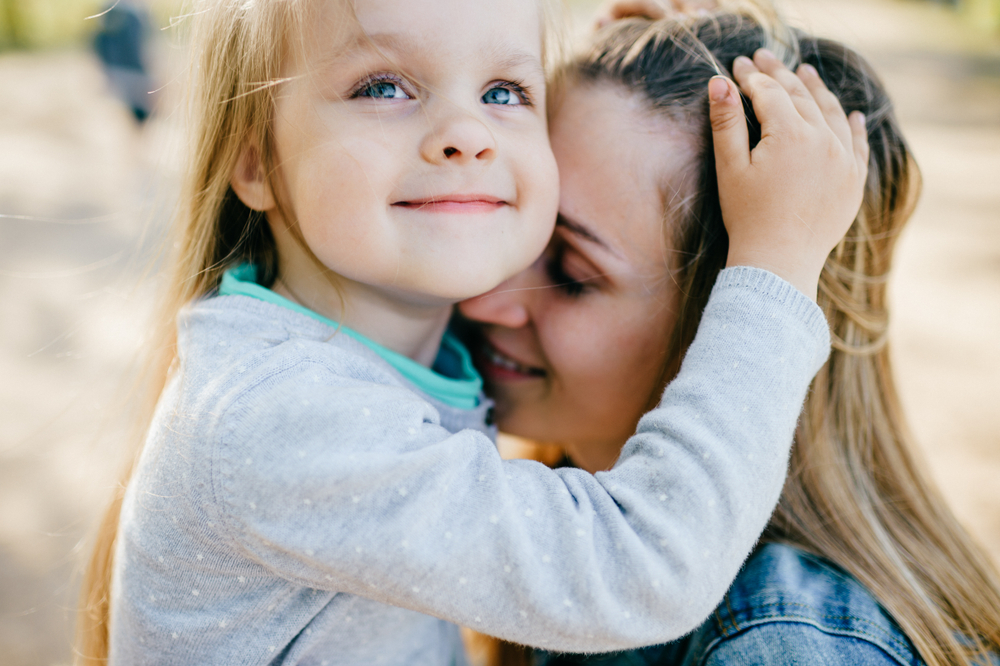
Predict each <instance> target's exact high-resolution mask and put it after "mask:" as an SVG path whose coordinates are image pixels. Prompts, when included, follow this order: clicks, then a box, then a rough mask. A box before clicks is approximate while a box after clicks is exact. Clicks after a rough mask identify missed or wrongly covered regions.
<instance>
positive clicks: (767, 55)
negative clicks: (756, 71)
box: [757, 49, 778, 60]
mask: <svg viewBox="0 0 1000 666" xmlns="http://www.w3.org/2000/svg"><path fill="white" fill-rule="evenodd" d="M757 53H758V54H760V55H762V56H764V57H765V58H771V59H772V60H777V59H778V56H776V55H774V54H773V53H772V52H771V51H770V49H757Z"/></svg>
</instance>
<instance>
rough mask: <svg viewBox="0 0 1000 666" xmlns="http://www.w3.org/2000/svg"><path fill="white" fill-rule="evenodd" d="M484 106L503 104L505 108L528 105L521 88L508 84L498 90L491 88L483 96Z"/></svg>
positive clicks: (497, 88) (498, 87)
mask: <svg viewBox="0 0 1000 666" xmlns="http://www.w3.org/2000/svg"><path fill="white" fill-rule="evenodd" d="M483 104H502V105H504V106H517V105H519V104H527V101H526V100H525V98H524V91H523V90H521V87H520V86H517V85H515V84H513V83H507V84H504V85H502V86H497V87H496V88H490V89H489V90H487V91H486V94H485V95H483Z"/></svg>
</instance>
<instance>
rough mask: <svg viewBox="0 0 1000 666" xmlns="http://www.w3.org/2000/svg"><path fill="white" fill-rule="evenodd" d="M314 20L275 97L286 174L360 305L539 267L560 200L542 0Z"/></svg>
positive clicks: (288, 188) (360, 3) (432, 297)
mask: <svg viewBox="0 0 1000 666" xmlns="http://www.w3.org/2000/svg"><path fill="white" fill-rule="evenodd" d="M347 4H350V5H353V8H354V16H355V17H356V20H354V19H352V18H350V14H347V13H345V9H344V7H343V5H347ZM308 23H309V25H308V26H307V27H306V35H305V39H304V40H303V44H302V47H303V48H301V49H297V48H296V45H295V44H294V43H293V45H292V48H291V49H290V55H289V63H288V65H287V67H286V70H287V71H286V72H284V74H283V75H284V76H286V77H288V79H289V80H288V82H287V83H285V84H284V85H283V86H282V89H281V91H280V92H279V95H278V100H277V105H276V117H275V125H274V136H275V145H276V151H277V158H278V159H277V164H278V176H279V179H278V181H279V183H280V185H281V192H280V194H281V196H282V201H283V202H284V203H285V204H286V205H287V209H288V210H289V211H290V213H291V214H292V215H293V216H294V220H295V221H296V222H297V224H298V226H299V229H300V230H301V235H302V237H303V238H304V240H305V243H306V245H307V246H308V248H309V249H310V250H311V252H312V253H313V254H314V255H315V256H316V257H317V258H318V259H319V261H320V262H321V263H322V264H323V265H325V266H326V267H327V268H328V269H330V270H331V271H333V272H334V273H336V274H337V275H338V276H340V278H342V280H341V284H342V285H343V287H344V292H346V297H347V303H348V306H349V307H350V304H351V301H352V297H353V295H354V294H357V293H363V294H364V295H365V298H368V299H369V300H370V299H372V298H374V299H376V300H377V299H382V300H387V301H390V302H392V301H400V300H401V301H404V302H407V303H410V304H416V305H433V306H440V305H441V304H443V303H451V302H454V301H456V300H459V299H461V298H468V297H469V296H473V295H476V294H480V293H483V292H484V291H487V290H488V289H490V288H492V287H494V286H496V285H497V284H499V282H500V281H501V280H503V279H504V278H507V277H509V276H511V275H513V274H515V273H516V272H518V271H519V270H521V269H523V268H524V267H526V266H528V265H529V264H530V263H531V262H532V261H533V260H534V259H535V258H536V257H537V256H538V255H539V253H540V252H541V251H542V249H543V248H544V247H545V243H546V241H547V239H548V237H549V235H550V234H551V230H552V223H553V220H554V219H555V213H556V208H557V204H558V202H557V192H558V177H557V172H556V166H555V160H554V158H553V156H552V152H551V149H550V148H549V141H548V134H547V128H546V122H545V119H546V111H545V75H544V72H543V68H542V27H541V19H540V14H539V9H538V6H537V3H536V2H535V1H534V0H475V2H469V1H468V0H354V1H353V2H352V3H343V2H334V1H327V2H324V3H323V6H322V8H321V10H320V11H318V12H317V16H316V17H315V18H314V19H311V20H310V21H309V22H308ZM270 213H271V214H272V217H271V218H270V219H271V221H272V224H274V223H275V219H276V218H275V217H273V216H274V215H276V214H277V213H276V211H274V210H272V211H270ZM279 223H280V222H279ZM285 223H287V222H285ZM279 247H280V246H279ZM284 260H285V259H284V257H282V261H283V262H284ZM286 266H287V264H286ZM286 266H283V267H282V273H283V274H284V272H285V267H286ZM283 279H284V275H283Z"/></svg>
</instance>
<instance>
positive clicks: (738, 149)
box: [708, 76, 750, 180]
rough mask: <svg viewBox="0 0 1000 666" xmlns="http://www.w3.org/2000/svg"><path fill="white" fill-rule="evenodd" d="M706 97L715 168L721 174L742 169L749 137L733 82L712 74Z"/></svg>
mask: <svg viewBox="0 0 1000 666" xmlns="http://www.w3.org/2000/svg"><path fill="white" fill-rule="evenodd" d="M708 99H709V118H710V119H711V122H712V141H713V143H714V145H715V163H716V168H717V169H718V170H719V171H720V173H721V172H722V171H723V170H724V169H734V170H736V171H742V170H743V169H744V168H746V167H747V166H748V165H749V164H750V137H749V134H748V130H747V121H746V116H745V115H744V113H743V103H742V102H741V101H740V96H739V92H738V91H737V90H736V84H735V83H733V82H732V81H730V80H729V79H727V78H726V77H724V76H714V77H712V79H711V80H710V81H709V82H708ZM720 180H722V179H721V178H720Z"/></svg>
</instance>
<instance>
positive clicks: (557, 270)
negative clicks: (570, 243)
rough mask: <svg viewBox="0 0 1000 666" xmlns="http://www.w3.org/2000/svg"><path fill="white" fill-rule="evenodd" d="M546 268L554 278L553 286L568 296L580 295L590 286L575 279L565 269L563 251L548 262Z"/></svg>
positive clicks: (550, 277) (551, 278)
mask: <svg viewBox="0 0 1000 666" xmlns="http://www.w3.org/2000/svg"><path fill="white" fill-rule="evenodd" d="M545 269H546V272H547V273H548V275H549V279H550V280H552V286H553V287H555V288H556V289H559V290H560V291H562V292H563V293H564V294H566V295H567V296H570V297H576V296H580V295H581V294H583V293H584V292H585V291H587V289H589V288H590V287H589V285H587V284H586V283H585V282H581V281H579V280H574V279H573V278H572V277H570V276H569V275H568V274H567V273H566V271H565V270H563V266H562V253H561V252H560V253H559V254H557V255H556V256H554V257H551V258H550V259H549V260H548V261H547V262H546V265H545Z"/></svg>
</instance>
